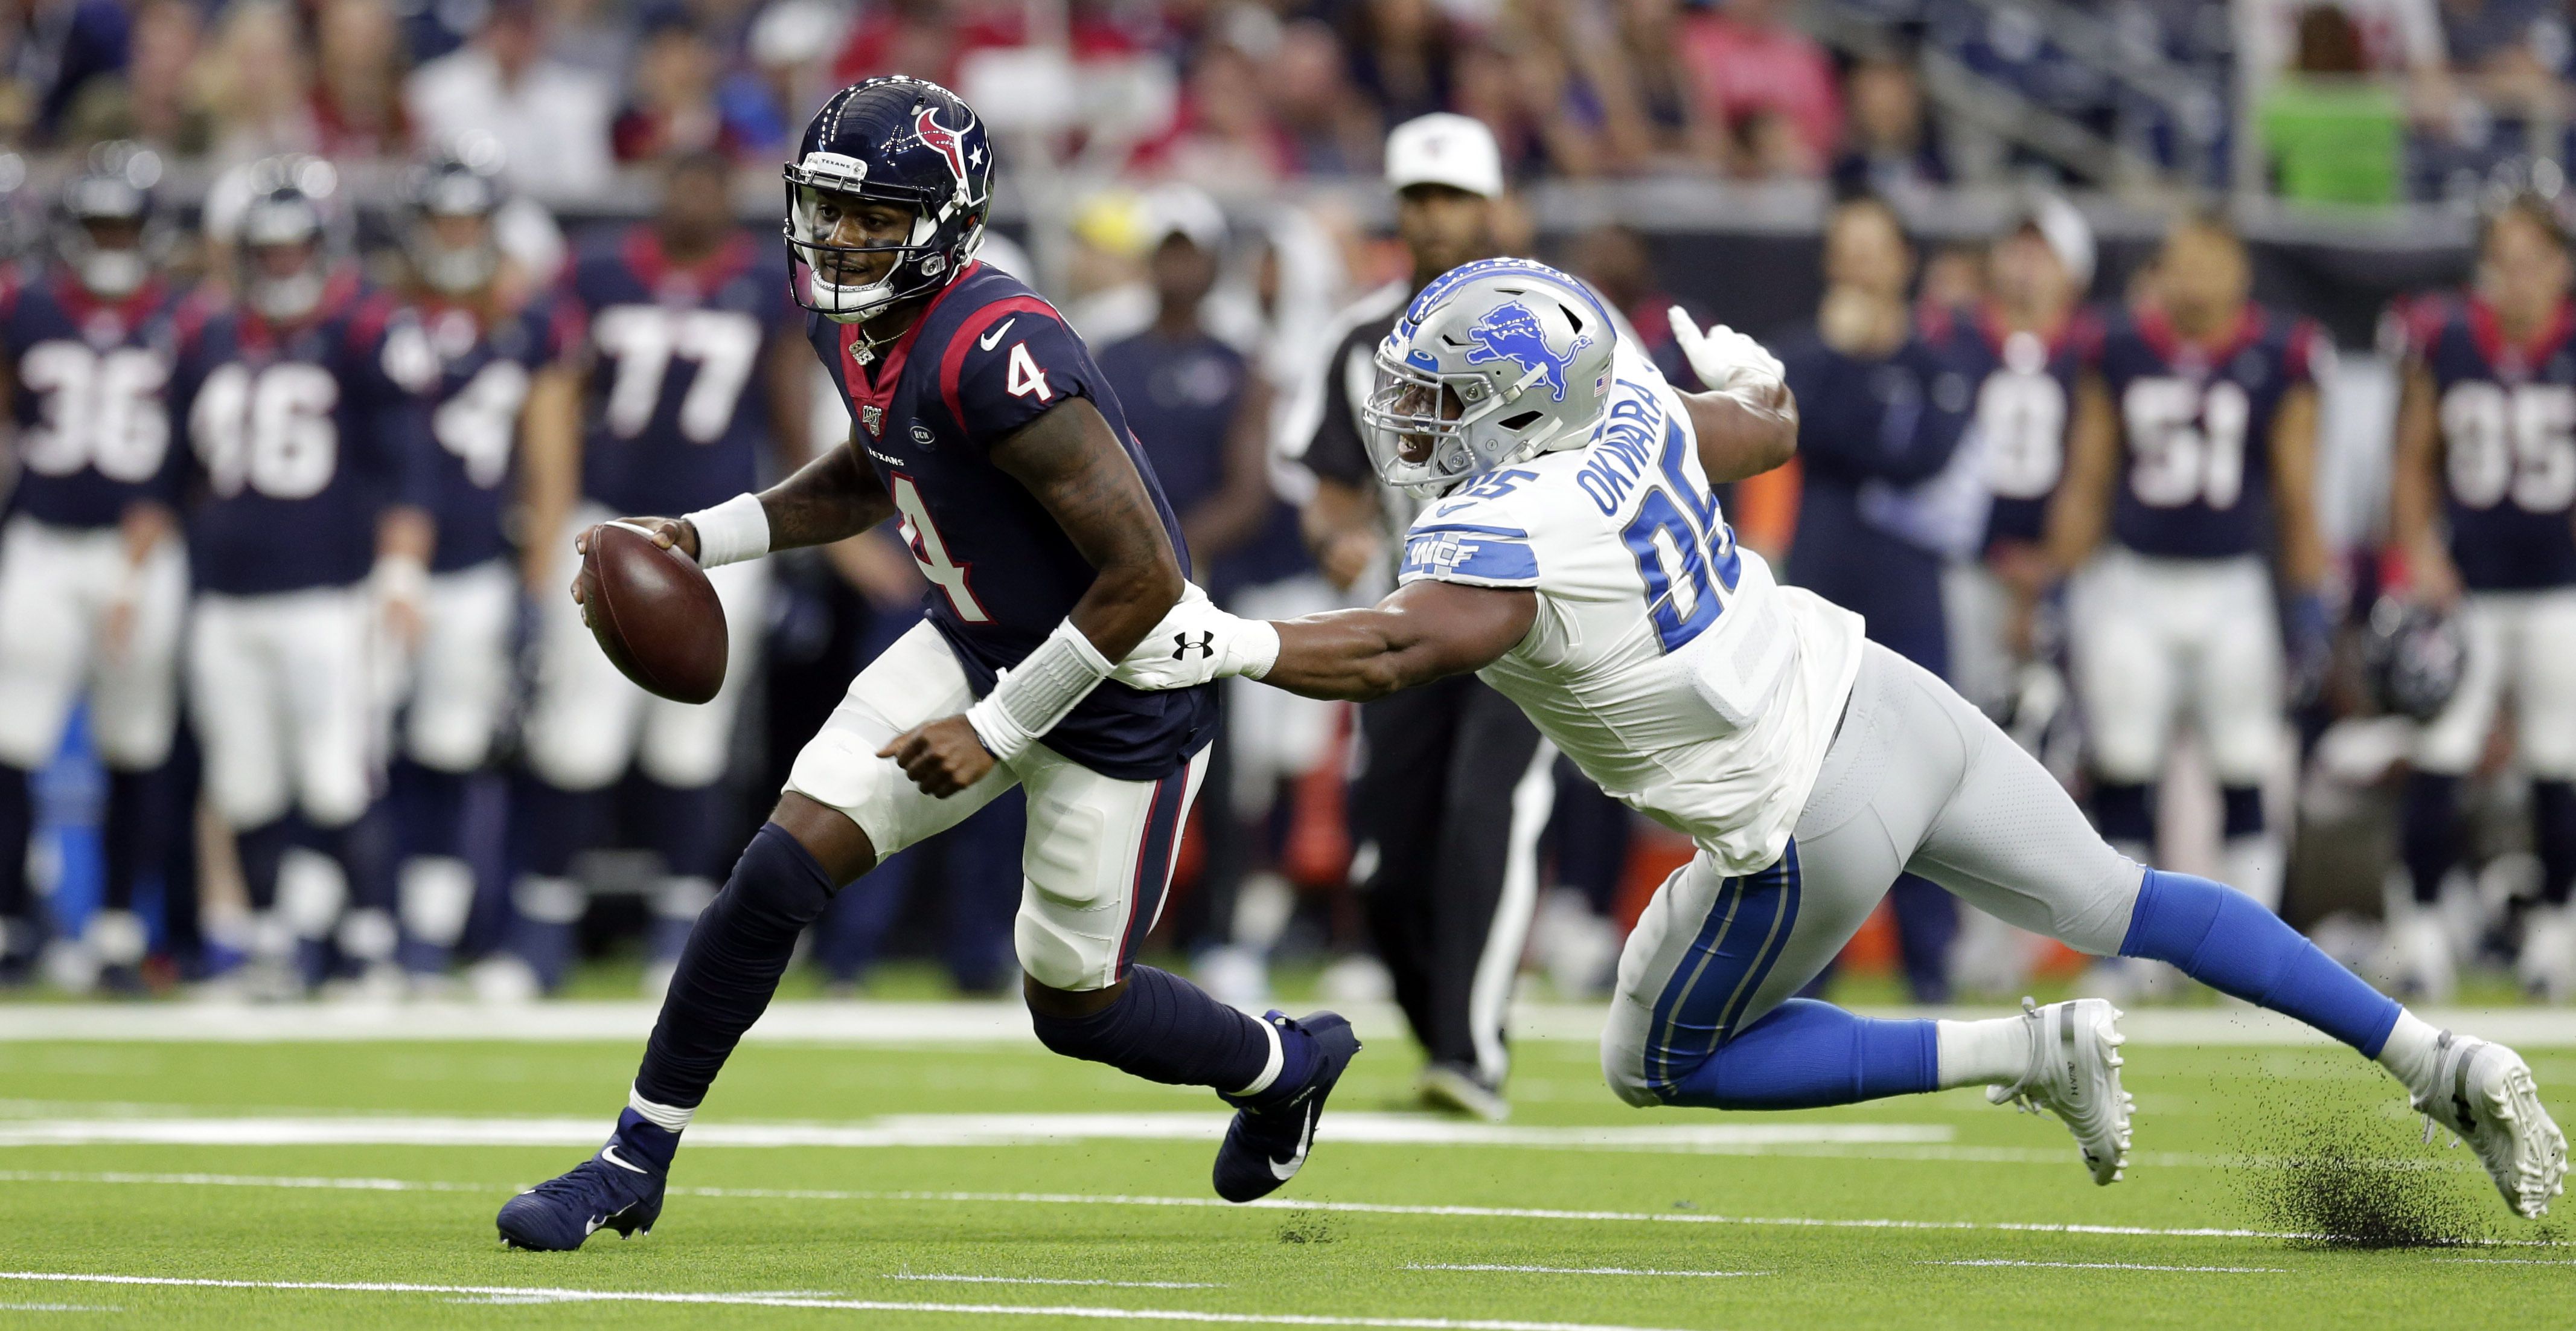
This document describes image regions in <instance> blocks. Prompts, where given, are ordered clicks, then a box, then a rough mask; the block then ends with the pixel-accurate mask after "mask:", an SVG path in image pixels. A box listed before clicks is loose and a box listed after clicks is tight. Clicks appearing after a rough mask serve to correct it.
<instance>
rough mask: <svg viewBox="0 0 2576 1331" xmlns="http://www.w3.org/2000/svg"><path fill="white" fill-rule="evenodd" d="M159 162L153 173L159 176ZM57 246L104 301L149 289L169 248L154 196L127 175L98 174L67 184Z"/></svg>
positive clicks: (82, 281)
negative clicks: (148, 285)
mask: <svg viewBox="0 0 2576 1331" xmlns="http://www.w3.org/2000/svg"><path fill="white" fill-rule="evenodd" d="M158 173H159V167H158V165H157V164H155V165H153V166H152V168H151V173H150V174H151V175H152V176H153V177H157V176H158ZM62 214H63V219H62V224H61V226H60V227H59V228H58V230H57V232H56V237H57V238H56V241H55V250H56V252H57V254H59V255H60V257H61V259H62V261H63V264H64V266H65V267H67V268H69V269H70V270H71V272H72V275H73V277H75V278H76V279H78V281H79V282H80V284H81V287H82V288H83V289H84V290H86V291H88V292H89V293H90V294H91V295H93V296H96V297H98V298H100V299H102V300H111V301H114V300H123V299H125V298H126V297H128V296H131V295H133V294H134V293H135V292H137V291H140V290H142V289H143V284H144V283H145V282H147V281H150V280H151V277H152V272H153V270H154V268H156V267H157V266H158V265H159V261H160V259H161V257H162V254H163V253H164V252H165V251H166V250H167V249H168V248H169V246H168V241H169V236H168V233H167V229H166V228H164V227H162V226H160V225H158V224H157V218H156V217H155V215H154V212H153V208H152V200H151V196H150V195H149V194H148V193H146V191H145V189H144V188H143V187H141V186H139V185H137V184H135V183H134V181H133V180H131V179H128V178H126V177H124V176H118V175H110V174H106V173H93V174H90V175H87V176H83V177H80V178H78V179H75V180H74V181H72V182H71V183H70V184H69V185H67V186H65V188H64V190H63V199H62Z"/></svg>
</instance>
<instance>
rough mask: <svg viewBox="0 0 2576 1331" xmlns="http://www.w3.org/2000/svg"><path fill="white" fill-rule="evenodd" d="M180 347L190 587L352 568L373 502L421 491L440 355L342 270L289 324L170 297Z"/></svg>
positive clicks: (418, 497) (413, 500)
mask: <svg viewBox="0 0 2576 1331" xmlns="http://www.w3.org/2000/svg"><path fill="white" fill-rule="evenodd" d="M178 346H179V355H178V372H177V374H176V375H175V377H174V378H173V381H172V382H173V391H172V394H171V402H172V413H171V414H172V418H173V419H174V420H176V421H178V422H179V423H180V425H181V427H182V428H183V429H184V430H185V431H186V433H187V440H188V448H189V452H190V455H191V458H192V460H193V463H194V472H195V476H196V484H195V486H194V487H193V488H194V490H195V492H196V493H195V495H194V496H193V499H194V502H193V506H192V511H191V512H190V514H189V519H188V528H189V556H190V559H191V560H192V561H193V563H192V567H193V569H194V572H195V574H196V580H197V584H198V586H200V587H202V588H204V589H206V590H208V591H214V592H223V593H226V594H230V595H237V596H249V595H261V594H266V593H271V592H289V591H300V590H303V589H305V588H309V587H341V586H348V585H350V584H353V583H356V582H358V581H360V580H361V579H363V578H365V577H366V576H367V571H368V569H369V568H371V567H372V566H373V565H374V563H375V550H376V520H377V519H378V517H380V516H381V515H382V514H383V512H384V510H385V509H386V508H387V507H388V506H390V505H393V504H397V503H403V504H417V505H421V506H423V507H426V506H427V505H428V502H429V494H428V488H429V487H428V476H429V471H430V465H429V464H430V458H431V451H432V450H433V449H434V448H435V447H436V445H434V444H432V443H431V442H430V438H429V400H428V398H427V396H426V393H427V392H428V390H430V389H431V388H432V387H433V385H434V384H435V383H436V380H437V373H438V365H437V361H436V356H435V353H433V352H431V351H430V349H429V346H428V344H427V341H426V340H425V339H424V338H423V337H422V335H421V332H420V325H419V323H418V321H417V320H416V319H414V318H413V317H412V316H411V315H410V314H409V313H408V312H407V311H404V310H403V309H402V308H401V305H400V303H399V302H398V301H397V300H396V299H395V298H394V297H393V296H392V295H391V294H389V293H386V292H377V291H369V290H365V289H363V288H362V287H361V286H360V285H359V283H358V281H357V279H356V277H355V276H354V275H353V274H348V273H343V274H340V275H338V276H336V277H335V278H334V279H333V280H332V281H331V283H330V286H329V288H328V290H327V291H326V293H325V294H324V296H323V299H322V304H321V306H320V310H319V313H318V314H317V316H316V317H314V318H312V319H310V320H308V321H306V322H304V323H301V324H297V325H294V326H291V327H287V328H278V327H275V326H273V325H271V324H270V323H269V322H268V321H266V320H264V319H262V318H260V317H259V316H258V315H256V314H252V313H250V312H249V311H247V310H244V309H240V308H224V309H218V310H214V311H212V312H211V313H206V312H204V311H201V310H197V309H189V310H183V311H182V314H181V316H180V331H179V340H178Z"/></svg>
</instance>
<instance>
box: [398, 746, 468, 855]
mask: <svg viewBox="0 0 2576 1331" xmlns="http://www.w3.org/2000/svg"><path fill="white" fill-rule="evenodd" d="M466 780H467V777H466V774H465V773H463V772H442V771H439V770H438V769H437V768H435V767H429V766H425V765H423V764H420V763H415V762H403V763H399V764H396V765H395V767H394V776H393V810H394V814H393V816H394V824H395V828H396V838H395V839H396V844H397V845H398V846H399V847H400V848H401V853H402V858H404V859H406V860H414V859H420V858H422V857H423V856H434V855H455V856H462V855H463V854H465V783H466Z"/></svg>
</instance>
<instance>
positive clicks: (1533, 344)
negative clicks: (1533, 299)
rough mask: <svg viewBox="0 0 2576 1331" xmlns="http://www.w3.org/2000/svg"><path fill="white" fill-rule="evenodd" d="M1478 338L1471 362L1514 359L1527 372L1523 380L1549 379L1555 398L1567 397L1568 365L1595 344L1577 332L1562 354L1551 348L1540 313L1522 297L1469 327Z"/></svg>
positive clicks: (1468, 356) (1499, 307)
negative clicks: (1576, 355) (1531, 308)
mask: <svg viewBox="0 0 2576 1331" xmlns="http://www.w3.org/2000/svg"><path fill="white" fill-rule="evenodd" d="M1467 336H1468V337H1470V338H1472V339H1474V340H1475V342H1476V348H1475V350H1472V351H1470V352H1468V353H1467V363H1468V364H1470V365H1480V364H1483V363H1484V362H1486V361H1490V360H1510V361H1511V362H1513V363H1514V364H1517V365H1519V366H1520V367H1521V369H1522V370H1524V371H1526V372H1527V373H1526V374H1525V375H1524V376H1523V382H1527V380H1528V379H1529V378H1531V377H1535V378H1537V379H1539V380H1541V381H1543V382H1545V383H1546V384H1547V386H1548V389H1549V397H1550V398H1551V400H1553V401H1557V402H1563V401H1564V400H1565V367H1566V366H1568V365H1571V364H1573V363H1574V357H1575V353H1577V352H1580V351H1582V350H1583V349H1584V348H1585V347H1588V346H1590V345H1592V335H1591V334H1589V333H1577V334H1575V337H1574V345H1573V346H1570V347H1567V348H1566V349H1565V354H1564V355H1562V356H1560V355H1558V354H1556V353H1555V352H1554V351H1552V350H1549V349H1548V345H1547V333H1546V332H1545V331H1544V330H1542V329H1541V328H1540V327H1539V326H1538V316H1537V315H1535V314H1532V313H1531V312H1530V307H1529V306H1527V305H1524V304H1522V303H1521V302H1519V301H1512V302H1510V303H1508V304H1504V305H1497V306H1495V307H1494V308H1493V311H1492V312H1491V313H1488V314H1487V315H1486V316H1485V317H1484V318H1482V319H1478V320H1477V321H1476V322H1475V323H1474V324H1473V325H1472V326H1470V327H1469V328H1468V329H1467Z"/></svg>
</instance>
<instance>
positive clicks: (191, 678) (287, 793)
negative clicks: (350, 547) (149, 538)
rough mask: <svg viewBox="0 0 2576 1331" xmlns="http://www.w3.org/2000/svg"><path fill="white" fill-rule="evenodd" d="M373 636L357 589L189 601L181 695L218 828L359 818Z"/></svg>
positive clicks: (369, 601)
mask: <svg viewBox="0 0 2576 1331" xmlns="http://www.w3.org/2000/svg"><path fill="white" fill-rule="evenodd" d="M376 631H377V624H376V601H375V597H374V595H373V594H372V593H371V592H370V591H369V590H368V589H367V588H366V587H365V586H364V585H363V584H362V585H359V586H354V587H316V588H310V589H308V590H305V591H296V592H279V593H276V594H273V595H265V596H223V595H217V594H214V593H207V594H204V595H201V596H199V597H198V598H197V607H196V622H195V624H194V627H193V629H192V631H191V634H190V637H189V644H188V697H189V703H190V706H191V709H192V710H193V712H194V714H195V717H196V725H197V733H198V737H199V738H200V739H201V740H202V741H203V742H204V744H205V750H206V792H207V794H208V796H209V797H210V798H211V799H212V800H213V801H214V805H215V810H216V812H217V813H219V814H221V815H222V816H223V819H224V821H225V823H227V824H228V825H230V826H231V827H233V828H235V829H241V828H251V827H259V826H262V825H264V824H267V823H271V822H274V821H276V820H277V819H279V818H282V817H284V816H285V815H286V814H287V812H288V811H289V810H290V809H301V810H302V811H303V813H304V816H305V818H306V819H307V820H309V821H310V822H312V823H313V825H314V826H316V827H325V828H332V827H345V826H347V825H348V824H350V823H352V822H354V821H356V820H357V818H358V816H359V815H360V814H362V813H365V812H366V810H367V804H368V802H369V801H370V800H372V799H373V798H374V797H375V790H376V777H377V775H378V771H379V765H380V761H381V757H382V755H381V753H380V752H379V751H378V749H377V746H376V744H375V735H376V727H375V725H374V717H375V710H374V708H373V706H372V700H371V689H370V680H371V678H372V676H371V669H372V659H371V652H372V648H373V644H374V642H375V637H376Z"/></svg>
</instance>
